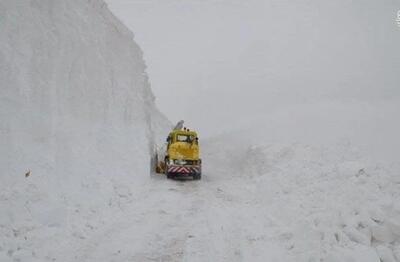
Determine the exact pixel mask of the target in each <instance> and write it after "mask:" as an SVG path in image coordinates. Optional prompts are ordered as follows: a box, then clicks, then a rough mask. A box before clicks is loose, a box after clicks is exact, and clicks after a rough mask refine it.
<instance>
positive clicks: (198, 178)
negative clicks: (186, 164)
mask: <svg viewBox="0 0 400 262" xmlns="http://www.w3.org/2000/svg"><path fill="white" fill-rule="evenodd" d="M200 179H201V173H198V174H194V175H193V180H200Z"/></svg>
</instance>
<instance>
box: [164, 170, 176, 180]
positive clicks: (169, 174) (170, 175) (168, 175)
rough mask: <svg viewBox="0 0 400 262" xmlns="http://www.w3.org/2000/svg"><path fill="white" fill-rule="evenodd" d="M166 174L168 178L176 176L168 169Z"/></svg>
mask: <svg viewBox="0 0 400 262" xmlns="http://www.w3.org/2000/svg"><path fill="white" fill-rule="evenodd" d="M165 174H166V175H167V178H168V179H172V178H174V176H173V175H172V174H171V173H169V172H168V171H167V172H165Z"/></svg>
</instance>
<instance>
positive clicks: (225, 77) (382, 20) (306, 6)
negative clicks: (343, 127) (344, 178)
mask: <svg viewBox="0 0 400 262" xmlns="http://www.w3.org/2000/svg"><path fill="white" fill-rule="evenodd" d="M107 2H108V5H109V7H110V9H111V10H112V11H113V12H114V13H115V14H116V16H117V17H118V18H120V19H121V20H122V21H123V22H124V23H125V24H126V25H127V26H128V27H129V28H130V29H131V30H132V31H133V32H134V34H135V40H136V41H137V42H138V43H139V45H140V46H141V48H142V50H143V52H144V58H145V61H146V64H147V66H148V69H147V72H148V74H149V78H150V82H151V86H152V89H153V91H154V93H155V95H156V97H157V104H158V106H159V108H160V110H161V111H162V112H163V113H165V114H166V115H167V117H168V118H169V119H171V120H172V121H173V122H175V121H178V120H180V119H185V120H186V121H187V123H188V125H189V126H190V127H195V128H196V129H198V130H199V131H200V132H201V133H202V136H203V137H204V136H206V137H209V136H213V135H216V134H220V133H223V132H226V131H227V130H237V129H240V128H243V127H244V126H246V125H248V126H252V125H253V126H254V122H259V121H268V120H267V119H268V116H269V115H271V114H273V113H274V112H279V111H281V110H286V109H287V108H292V109H293V110H294V111H296V108H297V106H298V107H299V108H300V107H301V106H302V105H307V108H308V109H307V110H310V106H309V105H313V104H319V105H321V104H325V103H336V102H337V103H339V104H344V103H345V104H350V105H351V104H358V103H366V104H368V105H377V107H379V105H380V104H386V103H395V104H396V103H397V102H396V101H398V99H399V98H400V90H399V88H398V86H399V84H398V83H399V82H400V50H399V48H400V27H399V26H398V25H397V24H396V21H395V20H396V17H397V11H398V9H400V2H399V1H361V0H360V1H342V0H341V1H257V0H250V1H236V0H232V1H216V0H213V1H212V0H207V1H175V0H171V1H152V0H148V1H140V0H136V1H135V0H108V1H107ZM311 108H312V107H311ZM315 108H316V109H315V110H319V109H320V107H318V106H316V107H315ZM311 111H312V109H311ZM330 113H332V112H330ZM327 114H329V112H327ZM338 114H343V116H345V115H346V114H347V113H346V112H343V111H342V112H339V113H338ZM326 117H329V115H327V116H326ZM392 121H395V120H394V119H393V120H392Z"/></svg>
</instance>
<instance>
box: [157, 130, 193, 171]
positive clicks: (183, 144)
mask: <svg viewBox="0 0 400 262" xmlns="http://www.w3.org/2000/svg"><path fill="white" fill-rule="evenodd" d="M166 151H167V152H166V156H165V160H164V162H165V173H166V175H167V177H168V178H175V177H193V179H201V159H200V147H199V138H198V136H197V133H196V132H195V131H189V130H186V129H184V130H173V131H172V132H170V133H169V135H168V137H167V150H166Z"/></svg>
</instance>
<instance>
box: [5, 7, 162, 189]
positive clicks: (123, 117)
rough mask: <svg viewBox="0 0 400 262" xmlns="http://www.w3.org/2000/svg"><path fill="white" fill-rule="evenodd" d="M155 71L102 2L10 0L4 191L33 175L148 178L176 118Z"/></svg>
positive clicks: (72, 179)
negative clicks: (157, 143) (157, 100)
mask: <svg viewBox="0 0 400 262" xmlns="http://www.w3.org/2000/svg"><path fill="white" fill-rule="evenodd" d="M145 69H146V66H145V63H144V61H143V57H142V51H141V50H140V48H139V46H138V45H137V44H136V43H135V42H134V41H133V34H132V33H131V32H130V31H129V30H128V29H126V28H125V26H124V25H122V24H121V23H120V22H119V21H118V20H117V19H116V18H115V17H114V16H113V15H112V14H111V12H110V11H109V10H108V9H107V6H106V4H105V3H104V2H103V1H101V0H87V1H83V0H68V1H64V0H56V1H54V0H31V1H14V0H6V1H1V2H0V81H1V88H0V136H1V139H0V156H1V157H0V180H1V185H2V186H5V187H6V186H8V185H10V184H13V183H15V179H16V177H18V179H19V177H23V176H24V174H25V172H27V171H28V170H31V174H32V175H31V176H32V177H36V178H41V181H42V182H43V183H49V185H55V186H57V185H58V186H63V185H64V184H68V183H72V184H74V183H76V181H81V180H82V179H84V178H86V179H88V180H89V179H95V180H97V179H98V178H99V177H101V176H103V177H105V176H117V175H120V174H125V175H128V176H132V180H136V179H140V178H139V177H140V176H143V175H146V174H148V171H149V170H148V167H149V161H150V158H149V149H150V148H151V146H152V143H153V142H154V132H153V130H156V131H157V130H162V129H163V128H164V127H166V126H168V120H166V118H165V117H164V116H163V115H162V114H161V113H159V111H158V110H157V109H156V107H155V104H154V96H153V94H152V92H151V89H150V85H149V81H148V77H147V74H146V72H145ZM156 135H157V134H156ZM61 177H63V178H62V179H60V178H61ZM44 181H45V182H44ZM60 181H62V182H60Z"/></svg>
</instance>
